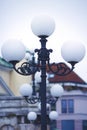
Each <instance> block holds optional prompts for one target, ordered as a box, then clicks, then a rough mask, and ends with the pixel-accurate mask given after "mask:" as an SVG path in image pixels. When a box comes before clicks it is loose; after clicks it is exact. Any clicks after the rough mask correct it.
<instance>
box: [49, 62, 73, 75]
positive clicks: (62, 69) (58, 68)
mask: <svg viewBox="0 0 87 130" xmlns="http://www.w3.org/2000/svg"><path fill="white" fill-rule="evenodd" d="M54 68H55V69H54ZM48 69H49V70H50V71H51V72H52V73H54V74H56V75H59V76H65V75H68V74H70V73H71V72H72V70H73V69H74V64H71V68H69V67H68V66H67V65H66V64H65V63H63V62H60V63H52V64H50V63H49V61H48Z"/></svg>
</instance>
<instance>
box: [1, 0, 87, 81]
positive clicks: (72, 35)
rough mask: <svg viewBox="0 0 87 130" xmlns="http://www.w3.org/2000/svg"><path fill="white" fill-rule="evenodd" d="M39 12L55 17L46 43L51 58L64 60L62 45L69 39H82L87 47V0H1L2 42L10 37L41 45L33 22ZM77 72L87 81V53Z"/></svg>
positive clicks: (27, 44) (33, 46)
mask: <svg viewBox="0 0 87 130" xmlns="http://www.w3.org/2000/svg"><path fill="white" fill-rule="evenodd" d="M39 14H47V15H50V16H51V17H53V18H54V20H55V24H56V29H55V32H54V33H53V34H52V36H50V37H49V38H48V44H47V47H48V48H52V49H53V50H54V52H53V54H52V55H51V59H52V60H54V61H56V62H57V61H58V62H59V61H62V60H63V59H62V58H61V54H60V50H61V45H62V44H63V42H65V41H68V40H74V41H75V40H79V41H81V42H83V44H84V45H85V47H86V49H87V0H0V46H1V45H2V44H3V43H4V42H5V41H6V40H8V39H18V40H21V41H22V42H23V43H24V44H25V45H26V47H27V48H29V49H32V48H38V47H40V43H39V39H38V38H37V37H36V36H35V35H34V34H33V33H32V31H31V25H30V24H31V20H32V18H33V17H34V16H36V15H39ZM57 57H58V59H57ZM55 59H56V60H55ZM75 72H76V73H77V74H79V75H80V77H81V78H82V79H84V80H85V81H86V82H87V54H86V56H85V57H84V59H83V60H82V61H81V62H80V63H79V64H77V65H76V68H75Z"/></svg>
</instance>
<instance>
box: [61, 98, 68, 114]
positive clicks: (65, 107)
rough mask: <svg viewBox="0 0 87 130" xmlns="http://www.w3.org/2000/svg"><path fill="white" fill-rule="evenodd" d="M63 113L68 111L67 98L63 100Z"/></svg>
mask: <svg viewBox="0 0 87 130" xmlns="http://www.w3.org/2000/svg"><path fill="white" fill-rule="evenodd" d="M62 113H67V102H66V100H64V99H63V100H62Z"/></svg>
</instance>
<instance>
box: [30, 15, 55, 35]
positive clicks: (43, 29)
mask: <svg viewBox="0 0 87 130" xmlns="http://www.w3.org/2000/svg"><path fill="white" fill-rule="evenodd" d="M31 29H32V32H33V33H34V34H35V35H36V36H38V37H40V36H47V37H48V36H50V35H51V34H52V33H53V32H54V29H55V22H54V20H53V18H51V17H50V16H47V15H40V16H36V17H35V18H33V20H32V22H31Z"/></svg>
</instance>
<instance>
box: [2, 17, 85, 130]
mask: <svg viewBox="0 0 87 130" xmlns="http://www.w3.org/2000/svg"><path fill="white" fill-rule="evenodd" d="M31 27H32V31H33V33H34V34H35V35H37V36H38V37H39V38H40V43H41V48H40V49H35V52H36V53H37V55H38V59H37V63H36V64H35V63H29V62H24V63H23V64H22V65H21V66H20V67H17V66H16V64H17V63H18V62H19V61H20V60H22V59H23V58H24V55H25V51H26V48H25V47H24V45H22V44H21V43H20V42H18V41H14V42H13V41H8V42H6V43H5V44H4V45H3V46H2V56H3V58H4V59H5V60H7V61H9V62H10V63H12V64H13V66H14V69H15V71H16V72H17V73H19V74H22V75H31V74H34V73H36V72H37V71H41V88H40V89H41V90H40V92H41V94H40V95H41V97H40V98H41V130H47V122H46V115H47V114H46V69H47V66H48V68H49V69H50V70H51V71H52V72H53V73H55V74H57V75H61V76H64V75H67V74H69V73H70V72H71V71H72V70H73V69H74V65H75V64H76V63H78V62H79V61H80V60H82V58H83V57H84V55H85V48H84V45H83V44H82V43H76V44H74V43H73V44H70V43H65V45H64V46H63V47H62V51H61V52H62V56H63V58H64V59H65V60H66V61H67V62H68V63H70V64H71V68H68V67H67V66H66V64H65V63H50V53H51V52H52V49H47V48H46V42H47V38H48V37H49V36H50V35H51V34H52V33H53V31H54V28H55V23H54V20H53V19H52V18H51V17H48V16H40V17H36V18H35V19H33V21H32V24H31ZM9 45H10V47H9ZM7 46H8V47H7ZM53 66H56V71H54V70H53ZM29 92H30V90H29ZM27 94H28V93H27ZM30 94H31V93H30ZM25 97H27V96H25Z"/></svg>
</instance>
